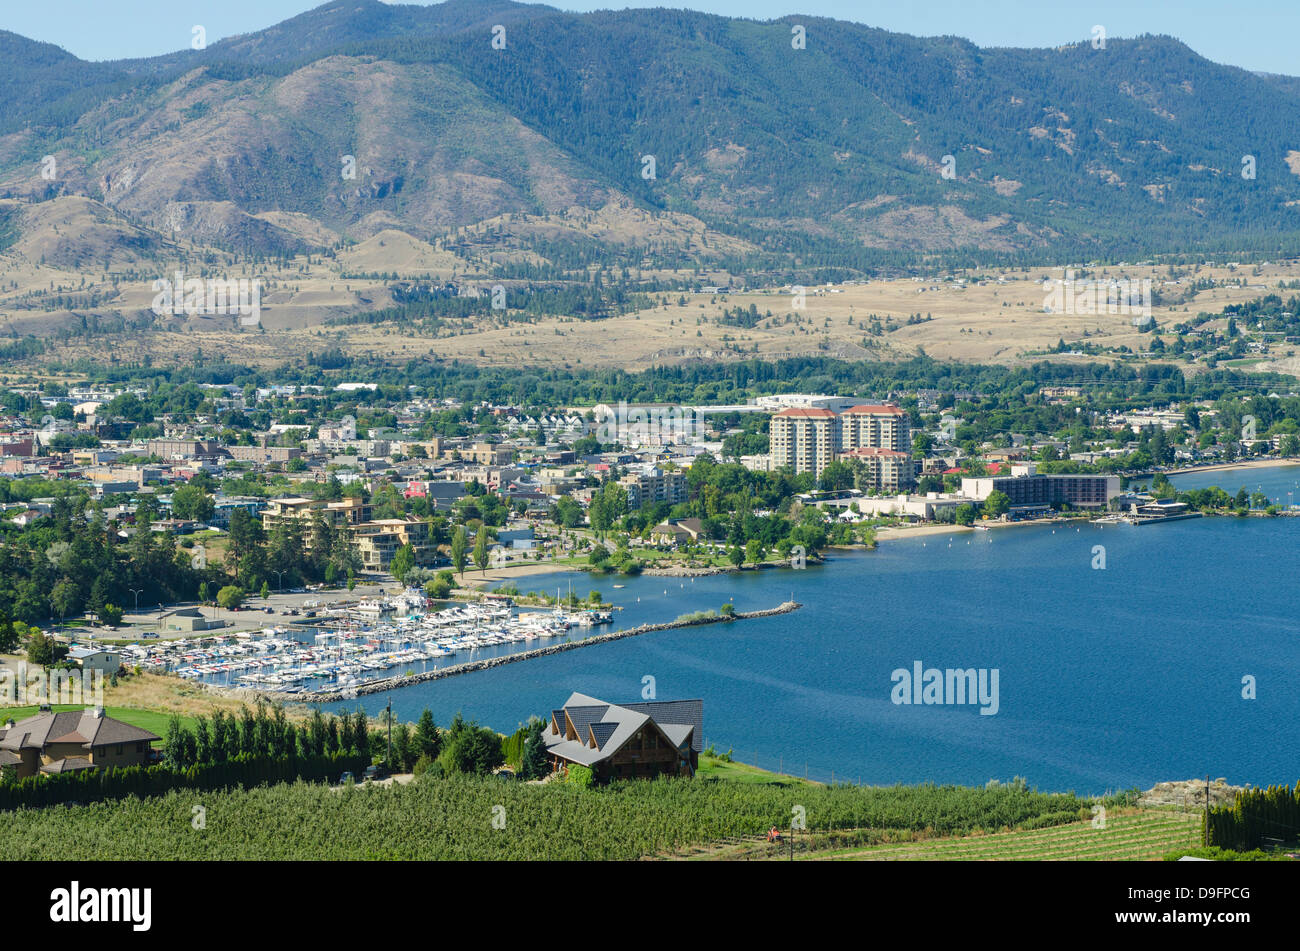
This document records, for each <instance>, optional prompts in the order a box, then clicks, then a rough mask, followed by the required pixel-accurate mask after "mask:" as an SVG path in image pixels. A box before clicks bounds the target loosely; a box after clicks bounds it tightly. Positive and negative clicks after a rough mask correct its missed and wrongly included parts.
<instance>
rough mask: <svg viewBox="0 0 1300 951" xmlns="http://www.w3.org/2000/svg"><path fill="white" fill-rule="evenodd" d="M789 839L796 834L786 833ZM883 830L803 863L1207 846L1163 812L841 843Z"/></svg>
mask: <svg viewBox="0 0 1300 951" xmlns="http://www.w3.org/2000/svg"><path fill="white" fill-rule="evenodd" d="M786 835H788V833H786ZM889 835H890V833H889V832H888V831H882V830H879V829H859V830H845V831H843V832H840V833H837V834H835V839H834V840H833V839H831V837H829V836H827V835H825V834H822V833H814V834H811V835H807V836H805V835H796V837H795V843H794V858H795V859H796V860H798V861H806V860H816V861H827V860H834V861H844V860H853V861H876V862H934V861H944V862H992V861H1155V860H1159V859H1161V858H1163V857H1164V856H1165V855H1167V854H1168V853H1170V852H1173V851H1176V850H1178V849H1183V848H1195V847H1198V846H1199V845H1200V844H1201V820H1200V814H1199V813H1186V812H1178V811H1170V810H1161V809H1142V810H1126V811H1125V812H1124V813H1123V814H1117V813H1115V812H1112V813H1111V814H1110V815H1108V816H1107V818H1106V824H1105V827H1104V828H1095V827H1094V826H1093V825H1092V822H1091V821H1082V822H1076V823H1070V824H1068V825H1060V826H1052V827H1050V828H1046V829H1032V830H1027V831H1012V832H997V833H992V834H987V835H967V836H953V837H945V838H930V839H921V840H919V841H909V842H893V843H888V844H881V845H847V846H845V845H836V844H835V840H839V841H844V840H851V839H853V838H854V837H861V838H864V839H871V838H880V837H882V836H884V837H888V836H889ZM789 844H790V843H789V840H788V838H787V839H786V841H785V842H783V843H782V844H781V845H779V846H778V845H771V844H769V843H768V842H767V841H766V840H765V839H763V838H762V837H749V838H747V839H732V840H729V841H725V842H722V843H714V844H712V845H709V846H703V847H697V848H695V849H689V850H683V851H682V852H680V853H677V854H676V855H674V856H672V857H677V858H701V859H721V860H737V859H772V860H776V859H783V860H788V859H789V858H790V849H789Z"/></svg>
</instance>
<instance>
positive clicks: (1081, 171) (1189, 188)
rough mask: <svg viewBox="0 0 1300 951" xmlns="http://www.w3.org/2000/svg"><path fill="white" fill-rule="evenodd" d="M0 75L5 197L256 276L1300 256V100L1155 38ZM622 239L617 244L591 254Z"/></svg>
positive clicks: (563, 36)
mask: <svg viewBox="0 0 1300 951" xmlns="http://www.w3.org/2000/svg"><path fill="white" fill-rule="evenodd" d="M498 27H500V28H502V29H503V30H504V33H503V36H504V39H505V46H504V49H496V48H494V46H493V43H492V40H493V35H494V34H493V31H494V29H496V28H498ZM797 28H802V30H803V35H804V36H805V37H806V46H805V48H802V49H797V48H795V46H796V45H797V44H795V43H792V40H794V39H796V37H795V36H794V33H793V31H795V30H796V29H797ZM0 78H3V80H4V84H5V86H6V88H15V89H20V90H23V94H22V95H19V96H16V97H6V98H5V100H4V101H0V198H10V199H19V200H22V201H27V202H39V201H46V200H49V199H51V198H54V197H56V196H72V195H76V196H84V197H86V198H89V199H93V200H94V201H97V202H100V203H102V204H103V205H105V206H107V207H108V208H111V209H112V210H113V211H114V212H115V213H116V214H118V215H121V216H124V217H125V218H126V219H128V220H130V221H132V222H134V223H136V224H137V225H138V226H139V227H141V228H143V229H147V230H149V231H152V232H158V233H161V234H167V235H170V236H171V237H173V238H177V239H181V238H184V239H186V240H189V241H193V242H197V243H200V244H205V243H206V244H211V245H213V246H216V247H220V248H225V249H229V250H235V251H240V252H247V253H256V254H294V253H300V252H302V251H307V250H312V249H319V248H322V247H327V246H329V245H331V244H332V243H334V242H336V241H339V240H347V241H364V240H365V239H367V238H369V237H371V236H373V235H375V234H378V233H380V232H383V231H386V230H393V229H396V230H401V231H405V232H407V233H408V234H410V235H412V236H413V237H415V238H417V239H419V240H421V241H428V242H438V241H445V242H449V243H458V244H460V245H462V246H467V245H472V246H473V247H474V248H475V249H476V252H478V253H482V254H487V255H491V254H494V253H498V252H500V253H504V254H506V255H514V256H515V257H516V258H518V259H523V258H527V259H528V260H542V261H549V262H551V263H554V264H556V265H557V266H562V267H568V266H573V264H574V263H575V262H581V261H589V260H592V259H598V258H599V257H600V255H601V253H605V252H607V253H608V255H609V260H610V261H612V262H614V263H622V264H625V265H626V264H629V263H632V264H638V265H639V264H641V263H644V260H645V257H646V254H647V252H646V250H645V248H646V247H648V246H649V241H650V236H651V235H653V234H655V233H656V228H657V225H656V222H658V221H660V220H662V221H664V222H668V221H671V222H673V223H674V225H673V227H672V228H669V229H668V231H669V232H671V234H672V236H673V237H672V240H667V239H665V240H664V241H661V242H660V244H659V245H658V246H657V248H656V251H655V252H654V253H655V254H656V255H657V257H656V260H657V261H659V262H660V263H663V262H667V261H672V262H674V263H683V262H685V263H689V262H691V261H694V262H696V263H698V262H700V261H710V260H711V261H721V262H726V263H728V264H730V265H732V266H747V265H749V266H760V265H772V266H788V265H790V264H804V265H811V264H827V265H836V266H841V267H858V268H868V267H871V266H873V265H879V264H882V263H898V262H904V261H909V260H916V259H917V258H919V257H921V256H925V255H933V254H935V253H941V254H942V253H946V254H949V255H960V254H971V253H976V252H978V253H982V254H984V255H985V256H988V255H1001V256H1003V257H1005V258H1007V259H1012V260H1014V259H1016V258H1020V259H1026V258H1027V257H1033V258H1036V259H1047V258H1051V257H1055V258H1056V259H1058V260H1059V259H1061V258H1062V256H1071V257H1076V256H1101V255H1118V256H1123V255H1142V254H1146V253H1150V252H1154V251H1169V250H1182V249H1189V248H1195V247H1204V248H1216V247H1224V248H1231V249H1233V250H1245V249H1256V250H1266V251H1269V252H1270V253H1272V251H1273V249H1294V248H1298V247H1300V240H1298V239H1300V80H1296V79H1294V78H1291V77H1277V76H1265V75H1258V74H1253V73H1250V72H1247V71H1245V70H1241V69H1236V68H1233V67H1228V66H1222V65H1218V64H1215V63H1212V62H1209V61H1208V60H1206V59H1204V58H1203V57H1201V56H1199V55H1197V54H1196V53H1194V52H1193V51H1192V50H1190V49H1189V48H1187V47H1186V46H1185V45H1183V44H1182V43H1180V42H1178V41H1177V40H1175V39H1173V38H1170V37H1163V36H1143V37H1139V38H1136V39H1127V40H1125V39H1111V40H1109V41H1108V42H1107V43H1106V46H1105V48H1104V49H1093V48H1092V46H1091V45H1090V44H1089V43H1086V42H1081V43H1078V44H1075V45H1070V46H1066V47H1062V48H1058V49H987V48H980V47H977V46H975V45H973V44H971V43H969V42H967V41H965V40H962V39H959V38H954V37H942V38H927V39H921V38H916V37H911V36H905V35H900V34H895V33H889V32H886V31H883V30H877V29H872V28H870V27H866V26H862V25H858V24H853V23H846V22H840V21H835V20H828V19H821V18H815V17H802V16H791V17H784V18H782V19H780V20H776V21H768V22H758V21H754V20H746V19H728V18H724V17H717V16H711V15H706V14H701V13H694V12H689V11H679V10H629V11H620V12H608V11H605V12H598V13H592V14H569V13H564V12H560V11H557V10H555V9H553V8H550V7H545V6H535V5H525V4H517V3H509V2H496V0H449V2H446V3H443V4H439V5H437V6H432V7H416V6H398V5H390V4H385V3H379V2H377V0H336V2H333V3H328V4H326V5H324V6H321V7H318V8H316V9H314V10H311V11H308V12H307V13H304V14H302V15H301V16H297V17H294V18H292V19H290V20H286V21H285V22H283V23H281V24H278V25H277V26H274V27H271V28H269V29H267V30H262V31H260V32H257V33H251V34H247V35H243V36H237V37H232V38H229V39H226V40H222V41H221V42H218V43H214V44H212V45H211V46H210V47H208V48H207V49H205V50H201V51H196V50H185V51H182V52H178V53H174V54H169V55H167V56H162V57H155V58H151V59H141V60H123V61H119V62H112V63H84V62H82V61H80V60H78V59H76V58H75V57H72V56H70V55H69V54H67V53H65V52H63V51H62V50H59V49H57V48H56V47H53V46H50V45H48V44H39V43H35V42H33V41H30V40H26V39H24V38H22V37H18V36H15V35H14V34H9V33H0ZM46 155H52V156H54V157H55V159H56V161H57V164H58V175H57V177H56V178H54V179H53V180H47V179H45V178H42V177H41V175H40V169H41V161H42V159H43V157H44V156H46ZM349 157H350V159H349ZM1247 157H1251V158H1250V159H1248V158H1247ZM651 158H652V160H653V173H654V174H653V176H652V177H651V176H650V175H649V169H650V168H651ZM1252 159H1253V170H1254V177H1253V178H1250V177H1244V176H1243V174H1242V173H1243V169H1246V170H1249V168H1250V167H1251V166H1250V162H1251V160H1252ZM351 171H355V175H353V176H352V177H349V173H350V172H351ZM620 213H621V214H626V215H627V216H628V220H629V221H636V222H637V225H636V227H634V228H631V229H630V230H629V231H628V233H627V234H624V235H622V236H621V240H619V241H611V240H610V239H609V237H608V235H603V236H600V237H592V236H591V235H590V234H588V233H587V232H586V231H585V230H584V223H583V222H584V215H586V214H600V215H601V216H603V217H606V218H607V217H608V216H609V215H611V214H614V215H616V216H617V215H618V214H620ZM647 216H648V218H647ZM664 216H672V217H664ZM488 221H491V222H493V223H494V224H493V225H492V226H491V227H487V226H484V225H483V223H484V222H488ZM647 221H648V222H649V223H647ZM615 230H617V229H615ZM690 235H696V236H697V237H694V238H691V237H689V236H690ZM638 248H640V250H636V249H638Z"/></svg>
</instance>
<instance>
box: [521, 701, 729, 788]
mask: <svg viewBox="0 0 1300 951" xmlns="http://www.w3.org/2000/svg"><path fill="white" fill-rule="evenodd" d="M703 733H704V701H702V700H652V701H648V702H642V703H625V704H615V703H607V702H605V701H604V700H597V699H596V698H595V697H588V696H587V695H586V694H581V693H575V694H572V695H571V696H570V697H569V699H568V700H567V701H565V704H564V706H563V707H560V708H558V709H555V710H552V711H551V722H550V724H549V726H548V727H547V728H546V729H545V730H543V731H542V739H543V741H544V742H545V744H546V754H547V757H548V758H549V759H550V762H551V768H552V769H554V770H559V769H567V768H568V766H569V765H570V764H574V763H576V764H578V765H580V766H586V767H588V768H590V769H591V772H592V777H593V779H594V780H595V781H597V782H608V781H610V780H614V779H632V778H649V777H653V776H661V775H666V776H694V775H695V771H696V769H697V768H698V767H699V762H700V745H701V742H702V737H703Z"/></svg>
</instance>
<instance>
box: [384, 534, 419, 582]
mask: <svg viewBox="0 0 1300 951" xmlns="http://www.w3.org/2000/svg"><path fill="white" fill-rule="evenodd" d="M414 567H415V547H414V546H413V545H410V544H406V545H403V546H402V547H401V548H399V549H397V551H396V552H394V554H393V560H392V562H391V563H390V564H389V566H388V570H389V571H390V572H392V575H393V577H394V578H396V579H397V580H398V582H399V583H404V581H405V578H406V576H407V574H408V573H409V572H410V570H411V569H412V568H414Z"/></svg>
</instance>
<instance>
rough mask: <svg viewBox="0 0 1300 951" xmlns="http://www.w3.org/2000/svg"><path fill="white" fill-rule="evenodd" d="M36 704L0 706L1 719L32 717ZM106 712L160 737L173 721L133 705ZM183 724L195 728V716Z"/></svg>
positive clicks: (59, 708)
mask: <svg viewBox="0 0 1300 951" xmlns="http://www.w3.org/2000/svg"><path fill="white" fill-rule="evenodd" d="M51 709H53V710H54V712H56V713H62V712H63V711H65V710H84V709H85V706H84V705H80V706H79V705H76V704H62V703H56V704H54V706H53V707H52V708H51ZM37 710H38V708H37V707H36V706H35V705H31V706H25V707H4V706H0V720H9V719H12V720H14V721H18V720H22V719H24V718H26V717H30V716H32V715H34V714H35V713H36V712H37ZM104 713H105V714H107V715H108V716H110V717H112V718H113V719H114V720H121V721H122V722H123V723H129V724H131V725H132V726H138V727H139V728H140V729H142V730H148V731H149V732H150V733H156V734H157V735H158V736H160V737H165V736H166V735H167V724H168V723H169V722H171V714H169V713H158V712H156V711H153V710H136V709H134V708H133V707H105V708H104ZM181 725H182V726H185V727H188V728H189V729H190V730H193V729H194V718H193V717H187V716H181Z"/></svg>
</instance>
